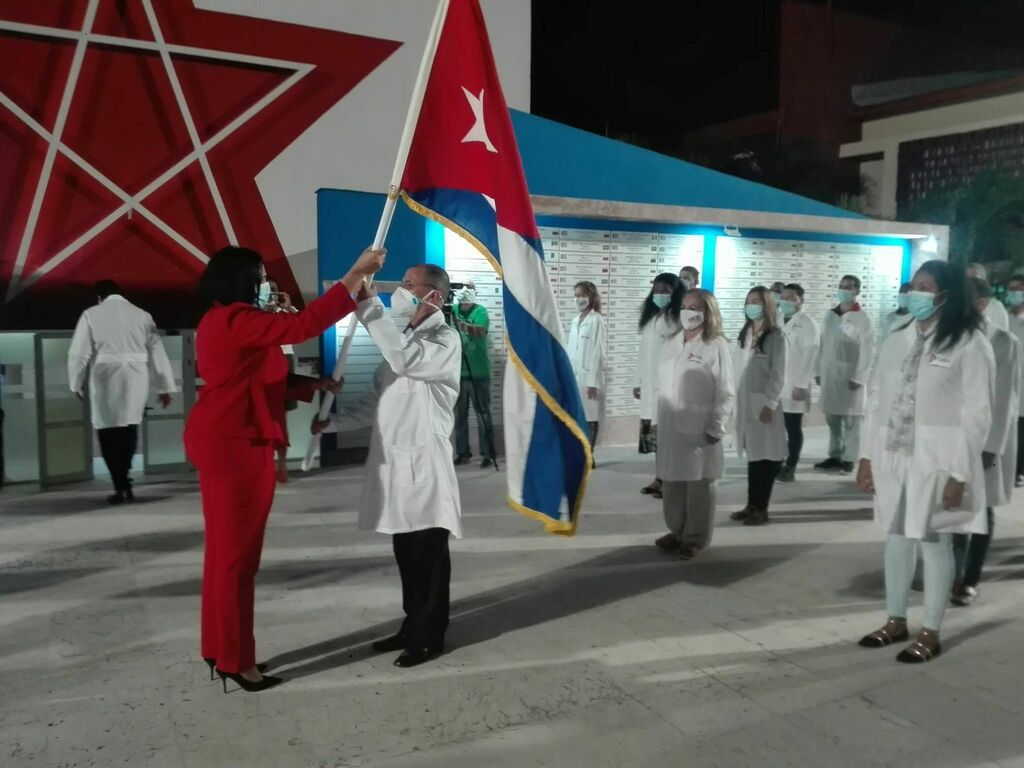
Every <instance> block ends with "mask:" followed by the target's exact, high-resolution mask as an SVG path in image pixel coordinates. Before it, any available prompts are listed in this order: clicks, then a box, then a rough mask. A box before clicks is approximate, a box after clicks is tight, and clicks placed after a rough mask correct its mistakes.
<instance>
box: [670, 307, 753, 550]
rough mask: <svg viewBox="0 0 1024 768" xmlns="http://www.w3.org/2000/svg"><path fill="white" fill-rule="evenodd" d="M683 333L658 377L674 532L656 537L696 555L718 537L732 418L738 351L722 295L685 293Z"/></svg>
mask: <svg viewBox="0 0 1024 768" xmlns="http://www.w3.org/2000/svg"><path fill="white" fill-rule="evenodd" d="M679 317H680V323H681V325H682V332H681V333H680V334H677V335H676V336H674V337H672V338H671V339H670V340H669V341H668V343H667V344H665V346H664V348H663V352H662V356H661V365H660V366H659V383H658V425H659V432H660V435H659V445H658V476H659V477H660V478H661V479H662V495H663V501H662V509H663V511H664V514H665V525H666V526H667V527H668V530H669V532H668V533H666V534H665V535H664V536H662V537H661V538H659V539H658V540H657V542H655V543H656V544H657V545H658V547H660V548H661V549H663V550H665V551H672V552H674V551H678V552H679V554H680V557H682V558H683V559H684V560H689V559H691V558H693V557H694V556H695V555H697V554H698V553H699V552H700V551H701V550H703V549H706V548H707V546H708V545H709V544H710V543H711V533H712V530H713V528H714V519H715V487H716V485H717V482H718V479H719V478H720V477H721V476H722V438H723V437H724V436H725V434H726V431H727V430H728V429H729V422H730V420H731V419H732V411H733V403H734V399H735V397H734V390H733V374H732V355H731V352H730V350H729V344H728V342H727V341H726V340H725V338H724V337H723V336H722V317H721V314H720V313H719V310H718V302H717V301H716V300H715V297H714V296H713V295H712V294H711V293H710V292H708V291H703V290H700V289H694V290H690V291H687V292H686V296H685V297H684V298H683V309H682V311H681V312H680V316H679Z"/></svg>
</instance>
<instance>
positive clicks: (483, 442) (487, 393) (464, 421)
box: [455, 377, 495, 459]
mask: <svg viewBox="0 0 1024 768" xmlns="http://www.w3.org/2000/svg"><path fill="white" fill-rule="evenodd" d="M470 402H472V404H473V410H474V411H476V421H477V433H478V435H479V437H480V455H481V456H483V457H484V458H486V459H493V458H495V456H494V424H493V423H492V422H491V379H490V377H488V378H485V379H467V378H463V379H462V380H461V381H460V382H459V399H458V400H456V401H455V455H456V456H460V457H468V456H470V450H469V405H470Z"/></svg>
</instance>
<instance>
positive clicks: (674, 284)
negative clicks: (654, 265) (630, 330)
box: [640, 272, 686, 331]
mask: <svg viewBox="0 0 1024 768" xmlns="http://www.w3.org/2000/svg"><path fill="white" fill-rule="evenodd" d="M656 285H667V286H668V287H669V288H671V289H672V298H671V299H669V302H668V306H667V307H665V314H666V315H668V316H669V317H671V318H672V319H673V320H675V321H676V322H678V321H679V310H680V309H681V308H682V306H683V295H684V294H685V293H686V286H684V285H683V281H682V280H680V279H679V276H678V275H673V274H672V273H671V272H662V273H661V274H660V275H658V276H657V277H656V278H654V280H653V282H652V284H651V290H650V293H648V294H647V298H646V299H644V306H643V309H642V310H641V311H640V330H641V331H642V330H643V329H644V328H645V327H646V326H647V324H648V323H649V322H651V320H653V319H654V318H655V317H657V316H658V313H659V312H661V310H660V309H658V305H657V304H655V303H654V299H653V298H651V297H652V296H654V287H655V286H656Z"/></svg>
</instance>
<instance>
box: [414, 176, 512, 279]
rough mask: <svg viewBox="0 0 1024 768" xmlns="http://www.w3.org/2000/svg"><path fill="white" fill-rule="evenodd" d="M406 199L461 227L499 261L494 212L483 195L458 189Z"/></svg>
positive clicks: (425, 193)
mask: <svg viewBox="0 0 1024 768" xmlns="http://www.w3.org/2000/svg"><path fill="white" fill-rule="evenodd" d="M409 196H410V197H411V198H412V199H413V200H415V201H416V202H417V203H419V204H420V205H422V206H423V207H424V208H429V209H430V210H432V211H435V212H437V213H439V214H441V215H442V216H444V217H445V218H446V219H450V220H451V221H452V222H454V223H455V224H457V225H458V226H460V227H462V228H463V229H464V230H466V231H467V232H468V233H469V234H471V235H472V236H473V237H475V238H476V239H477V240H479V241H480V244H481V245H483V246H484V248H486V249H487V250H488V251H490V252H491V255H492V256H493V257H494V258H495V259H498V260H499V261H500V256H499V254H498V223H497V220H496V219H495V216H494V209H493V208H491V205H490V203H488V202H487V199H486V198H485V197H484V196H483V195H481V194H480V193H478V192H464V191H462V190H459V189H422V190H420V191H419V192H417V193H416V194H411V195H409Z"/></svg>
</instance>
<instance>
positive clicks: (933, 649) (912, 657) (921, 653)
mask: <svg viewBox="0 0 1024 768" xmlns="http://www.w3.org/2000/svg"><path fill="white" fill-rule="evenodd" d="M929 635H931V636H933V637H934V638H935V644H934V645H932V644H930V643H926V642H924V638H926V637H928V636H929ZM941 653H942V645H940V644H939V638H938V635H936V634H935V633H934V632H928V631H927V630H924V631H922V632H921V634H919V635H918V636H917V639H916V640H915V641H914V642H912V643H911V644H910V645H908V646H907V647H906V648H904V649H903V650H902V651H900V652H899V655H898V656H897V657H896V661H899V662H902V663H904V664H924V663H925V662H927V661H931V660H932V659H934V658H935V657H936V656H939V655H940V654H941Z"/></svg>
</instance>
